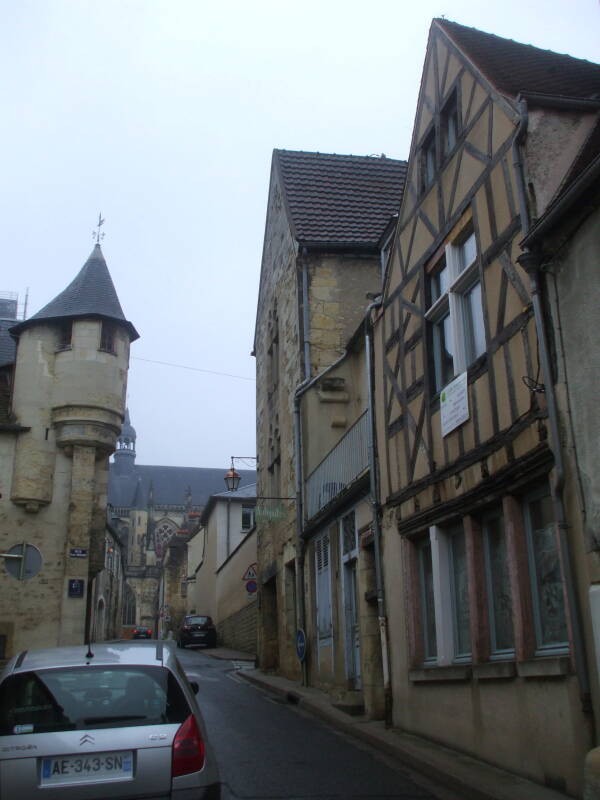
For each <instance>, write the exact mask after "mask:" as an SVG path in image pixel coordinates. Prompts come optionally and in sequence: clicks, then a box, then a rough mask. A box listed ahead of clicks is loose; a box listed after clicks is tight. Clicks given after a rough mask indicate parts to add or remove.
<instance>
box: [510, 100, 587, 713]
mask: <svg viewBox="0 0 600 800" xmlns="http://www.w3.org/2000/svg"><path fill="white" fill-rule="evenodd" d="M518 104H519V111H520V113H521V120H520V122H519V126H518V128H517V132H516V134H515V138H514V140H513V145H512V147H513V164H514V167H515V175H516V182H517V194H518V198H519V212H520V216H521V230H522V233H523V237H526V236H527V234H528V233H529V224H530V222H529V210H528V206H527V197H526V194H525V175H524V166H523V159H522V155H521V145H522V143H523V142H524V140H525V136H526V133H527V123H528V112H527V101H526V100H525V99H523V98H522V97H519V98H518ZM517 261H518V263H519V264H521V266H522V267H523V268H524V269H525V270H526V272H527V274H528V275H529V278H530V281H531V295H532V296H531V302H532V305H533V313H534V318H535V327H536V331H537V337H538V343H539V348H540V362H541V367H542V375H543V378H544V390H545V396H546V405H547V409H548V423H549V425H550V442H551V449H552V452H553V456H554V486H553V495H554V506H555V513H556V520H557V525H558V546H559V549H560V556H561V561H562V564H563V568H564V577H565V588H566V594H567V602H568V609H569V622H570V627H571V635H572V637H573V648H574V651H575V652H574V654H573V658H574V662H575V670H576V673H577V678H578V680H579V690H580V700H581V706H582V709H583V711H584V712H587V713H590V712H591V710H592V706H591V694H590V680H589V671H588V666H587V658H586V651H585V643H584V638H583V633H582V624H581V606H580V603H579V597H578V594H577V590H576V583H577V580H576V574H575V567H574V564H573V559H572V557H571V548H570V543H569V538H568V534H567V530H568V528H567V521H566V514H565V506H564V499H563V490H564V485H565V467H564V461H563V455H562V447H561V440H560V431H559V425H558V410H557V404H556V394H555V391H554V382H553V380H552V368H551V364H550V355H549V348H548V332H547V330H546V322H545V317H544V313H543V306H542V287H541V282H540V262H541V257H540V255H539V254H538V253H534V252H531V251H529V252H527V251H526V252H524V253H523V254H522V255H521V256H519V258H518V259H517Z"/></svg>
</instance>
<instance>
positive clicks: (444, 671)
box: [408, 664, 472, 683]
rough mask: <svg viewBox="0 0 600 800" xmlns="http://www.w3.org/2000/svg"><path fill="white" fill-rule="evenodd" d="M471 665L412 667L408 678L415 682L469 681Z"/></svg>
mask: <svg viewBox="0 0 600 800" xmlns="http://www.w3.org/2000/svg"><path fill="white" fill-rule="evenodd" d="M471 671H472V668H471V665H470V664H468V665H467V664H465V665H464V666H462V665H461V666H456V665H452V666H449V667H423V669H411V670H410V672H409V673H408V679H409V680H410V681H412V682H413V683H441V682H443V681H468V680H469V679H470V678H471Z"/></svg>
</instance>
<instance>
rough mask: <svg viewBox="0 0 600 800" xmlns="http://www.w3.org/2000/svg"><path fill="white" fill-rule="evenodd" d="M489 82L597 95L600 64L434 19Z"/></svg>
mask: <svg viewBox="0 0 600 800" xmlns="http://www.w3.org/2000/svg"><path fill="white" fill-rule="evenodd" d="M434 24H436V25H438V26H439V27H440V28H441V29H442V30H443V31H445V33H447V34H448V36H449V37H450V39H451V40H452V41H453V42H454V43H455V44H456V45H457V46H458V48H459V49H460V50H461V51H462V52H463V53H464V55H466V56H467V57H468V58H470V59H471V61H473V63H474V64H475V65H476V66H477V67H478V69H480V70H481V72H482V73H483V74H484V75H485V77H486V78H487V79H488V81H490V83H491V84H492V85H493V86H495V87H496V89H498V90H500V91H501V92H503V93H504V94H506V95H508V96H511V97H516V96H517V95H518V94H519V92H539V93H541V94H553V95H562V96H565V97H587V98H591V97H600V65H599V64H594V63H593V62H591V61H585V60H584V59H580V58H573V57H572V56H568V55H563V54H562V53H554V52H553V51H552V50H543V49H541V48H539V47H534V46H533V45H530V44H521V43H520V42H515V41H513V40H512V39H504V38H502V37H501V36H496V35H494V34H492V33H484V32H483V31H478V30H477V29H476V28H468V27H466V26H465V25H459V24H458V23H457V22H451V21H450V20H447V19H435V20H434Z"/></svg>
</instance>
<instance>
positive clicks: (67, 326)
mask: <svg viewBox="0 0 600 800" xmlns="http://www.w3.org/2000/svg"><path fill="white" fill-rule="evenodd" d="M57 333H58V337H57V342H56V349H57V351H58V350H70V349H71V339H72V334H73V323H72V322H71V321H70V320H69V321H68V322H61V323H60V324H59V326H58V331H57Z"/></svg>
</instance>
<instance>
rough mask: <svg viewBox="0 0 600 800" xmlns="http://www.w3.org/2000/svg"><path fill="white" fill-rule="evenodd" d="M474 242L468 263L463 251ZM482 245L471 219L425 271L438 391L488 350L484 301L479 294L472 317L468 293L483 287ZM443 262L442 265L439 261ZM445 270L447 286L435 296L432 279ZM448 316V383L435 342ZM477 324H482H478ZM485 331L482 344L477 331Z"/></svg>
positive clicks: (427, 316)
mask: <svg viewBox="0 0 600 800" xmlns="http://www.w3.org/2000/svg"><path fill="white" fill-rule="evenodd" d="M471 241H472V242H473V250H472V253H473V255H472V258H471V259H470V260H469V262H468V263H466V264H465V263H464V262H463V257H464V253H465V252H466V246H467V243H468V242H471ZM479 262H480V259H479V247H478V243H477V235H476V233H475V230H474V227H473V225H472V224H471V223H469V224H468V225H466V226H465V229H464V230H463V231H462V232H461V233H460V234H459V235H458V236H456V237H455V238H454V239H453V240H452V241H450V242H448V243H447V244H446V245H445V247H444V253H443V255H442V256H441V257H440V258H438V259H437V260H436V261H435V262H434V264H432V265H430V267H429V269H427V271H426V281H427V295H426V301H427V303H428V304H429V307H428V308H427V309H426V310H425V319H426V320H427V322H428V323H429V336H428V339H429V348H430V362H431V365H432V367H433V369H432V372H433V379H434V392H435V394H439V393H440V392H441V391H442V389H443V388H444V386H447V385H448V383H450V382H451V381H452V380H453V379H454V378H456V377H457V376H458V375H461V374H462V373H463V372H465V371H466V370H467V369H468V368H469V367H470V366H471V364H473V363H474V362H475V361H476V360H477V359H478V358H480V357H481V356H483V355H484V354H485V353H486V352H487V334H486V330H485V316H484V313H483V309H484V301H483V297H481V298H480V303H479V306H478V312H479V314H480V317H479V318H478V319H477V320H473V315H472V313H471V310H470V306H469V308H467V304H468V300H467V297H468V294H469V293H470V292H471V291H473V289H474V288H475V287H476V286H479V287H481V289H482V288H483V281H482V276H481V270H480V263H479ZM442 263H443V264H444V266H443V267H441V268H440V264H442ZM443 271H447V278H446V286H445V287H444V288H443V291H442V290H441V289H440V293H439V295H438V296H436V297H435V299H434V294H435V293H436V292H437V289H436V292H433V291H432V287H433V285H434V284H433V282H434V281H435V279H436V278H437V276H439V275H440V274H441V273H442V272H443ZM447 316H449V318H450V323H449V328H450V333H451V342H450V343H451V350H450V349H448V348H446V350H447V352H448V353H450V355H451V357H452V362H453V365H452V371H453V376H452V378H450V380H449V381H447V382H446V383H442V381H443V380H444V369H443V367H444V365H443V354H441V352H440V348H439V345H437V344H436V340H435V330H436V326H438V327H439V326H440V325H441V324H443V321H444V320H445V319H446V317H447ZM478 326H480V327H479V328H478ZM477 330H479V331H480V332H482V333H483V339H484V342H483V343H479V344H483V348H482V347H480V346H479V345H478V344H477V342H476V339H477V337H476V335H475V333H476V331H477Z"/></svg>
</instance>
